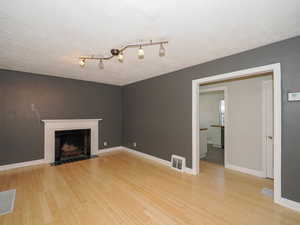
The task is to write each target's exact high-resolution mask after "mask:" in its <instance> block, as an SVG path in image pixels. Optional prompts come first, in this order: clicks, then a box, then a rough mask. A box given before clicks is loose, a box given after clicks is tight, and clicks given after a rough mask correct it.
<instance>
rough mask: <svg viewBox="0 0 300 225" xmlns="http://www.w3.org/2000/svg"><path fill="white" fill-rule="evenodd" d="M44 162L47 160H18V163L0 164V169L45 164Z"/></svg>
mask: <svg viewBox="0 0 300 225" xmlns="http://www.w3.org/2000/svg"><path fill="white" fill-rule="evenodd" d="M46 163H47V162H46V160H44V159H38V160H32V161H27V162H20V163H13V164H8V165H3V166H0V171H4V170H11V169H16V168H20V167H26V166H36V165H41V164H46Z"/></svg>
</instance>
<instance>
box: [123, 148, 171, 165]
mask: <svg viewBox="0 0 300 225" xmlns="http://www.w3.org/2000/svg"><path fill="white" fill-rule="evenodd" d="M123 150H125V151H126V152H130V153H133V154H135V155H138V156H140V157H142V158H145V159H150V160H152V161H155V162H158V163H160V164H162V165H165V166H170V165H171V162H170V161H167V160H164V159H161V158H158V157H155V156H153V155H149V154H146V153H143V152H139V151H136V150H134V149H131V148H127V147H123Z"/></svg>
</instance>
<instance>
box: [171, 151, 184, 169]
mask: <svg viewBox="0 0 300 225" xmlns="http://www.w3.org/2000/svg"><path fill="white" fill-rule="evenodd" d="M171 167H172V168H173V169H175V170H178V171H181V172H183V170H184V168H185V158H183V157H181V156H178V155H172V157H171Z"/></svg>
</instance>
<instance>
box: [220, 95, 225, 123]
mask: <svg viewBox="0 0 300 225" xmlns="http://www.w3.org/2000/svg"><path fill="white" fill-rule="evenodd" d="M219 109H220V125H221V126H224V122H225V121H224V118H225V100H224V99H222V100H220V104H219Z"/></svg>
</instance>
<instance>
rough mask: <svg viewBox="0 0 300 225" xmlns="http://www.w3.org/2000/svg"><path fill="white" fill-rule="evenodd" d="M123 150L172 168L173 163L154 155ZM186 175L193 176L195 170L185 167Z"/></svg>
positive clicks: (127, 149)
mask: <svg viewBox="0 0 300 225" xmlns="http://www.w3.org/2000/svg"><path fill="white" fill-rule="evenodd" d="M123 149H124V150H125V151H127V152H130V153H133V154H135V155H137V156H140V157H142V158H145V159H150V160H153V161H155V162H157V163H160V164H162V165H164V166H168V167H170V166H171V162H170V161H168V160H164V159H161V158H158V157H155V156H153V155H149V154H146V153H143V152H139V151H136V150H134V149H131V148H127V147H123ZM183 171H184V172H185V173H188V174H193V170H192V169H191V168H188V167H185V168H184V170H183Z"/></svg>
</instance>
